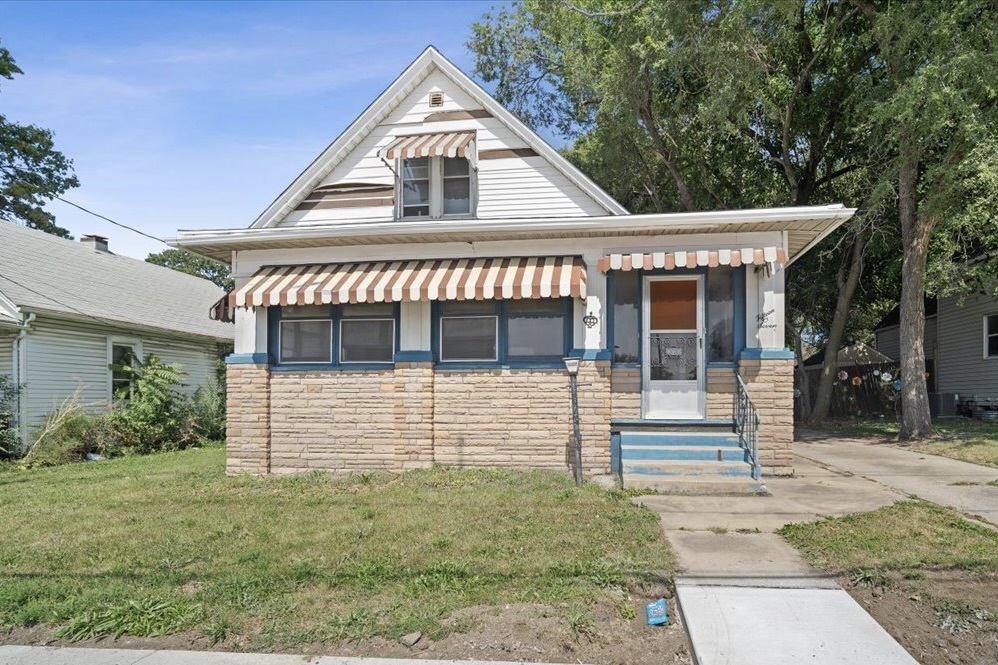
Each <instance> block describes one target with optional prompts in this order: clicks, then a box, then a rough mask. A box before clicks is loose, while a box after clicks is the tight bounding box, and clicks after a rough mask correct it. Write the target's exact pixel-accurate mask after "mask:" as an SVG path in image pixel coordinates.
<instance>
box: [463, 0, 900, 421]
mask: <svg viewBox="0 0 998 665" xmlns="http://www.w3.org/2000/svg"><path fill="white" fill-rule="evenodd" d="M869 32H870V24H869V19H868V18H867V17H866V15H865V14H864V13H863V12H862V11H861V10H860V9H859V8H857V7H854V6H852V5H848V4H844V3H840V2H834V1H831V0H825V1H817V2H806V3H772V2H765V1H763V0H746V1H742V2H736V1H734V0H728V1H717V0H699V1H697V0H660V1H657V2H641V1H635V0H601V1H598V0H589V1H586V2H578V3H575V4H574V5H568V4H565V3H560V2H555V1H552V0H523V1H522V2H520V3H517V4H516V5H514V6H513V8H512V9H509V10H503V11H499V12H497V13H495V14H492V15H487V16H486V17H485V20H484V21H483V22H481V23H479V24H476V25H475V26H474V37H473V39H472V41H471V47H472V49H473V50H474V51H475V53H476V55H477V61H476V64H477V72H478V73H479V75H481V76H482V77H483V78H484V79H485V80H486V81H494V82H495V84H496V94H497V96H498V98H499V100H500V101H502V102H503V103H505V104H507V105H508V106H509V107H510V108H512V109H513V110H514V111H515V112H517V113H518V114H519V115H520V116H521V117H523V118H524V119H525V120H526V121H527V122H529V123H531V124H533V125H535V126H538V125H548V126H554V127H556V128H558V129H560V130H561V131H562V132H563V133H564V134H566V135H567V136H568V137H570V138H576V141H575V145H574V147H573V149H572V150H571V151H570V153H569V157H570V158H571V159H573V160H575V161H576V162H577V163H579V164H580V165H581V166H582V167H583V168H584V169H585V170H586V171H588V172H589V173H590V174H592V175H593V176H594V177H595V178H596V180H597V181H598V182H600V183H601V184H603V185H604V186H605V187H606V188H607V189H608V190H609V191H610V192H611V193H612V194H614V195H615V196H616V197H617V198H618V199H619V200H621V202H622V203H624V205H626V206H628V207H629V208H630V209H631V210H632V211H634V212H651V211H668V210H705V209H724V208H739V207H761V206H772V205H809V204H820V203H828V202H845V203H847V204H852V205H856V206H862V207H863V211H862V212H861V214H860V215H858V216H857V218H856V219H855V220H854V221H853V222H852V223H851V224H850V225H849V227H848V228H847V230H846V232H845V233H844V234H840V236H841V237H840V242H839V243H838V244H837V245H835V246H834V252H835V253H836V256H835V257H832V258H831V259H829V260H826V261H825V262H824V263H822V264H819V265H821V266H823V267H824V268H825V269H826V271H827V272H828V274H829V278H828V279H823V280H817V281H818V282H819V283H821V284H822V285H831V286H832V288H833V289H834V291H829V293H831V294H832V300H833V301H834V302H833V303H832V306H831V307H827V306H826V302H827V300H828V298H827V297H826V298H823V299H822V300H821V301H818V300H813V299H812V300H801V301H799V302H800V304H801V305H802V306H804V305H806V306H807V307H808V311H807V312H806V313H805V316H802V317H800V321H801V322H802V323H803V322H807V326H806V327H809V328H811V329H815V328H822V329H823V330H824V331H826V332H827V335H826V336H825V340H826V342H827V344H828V345H829V346H831V347H833V348H838V347H839V345H840V344H841V343H842V341H843V338H844V335H845V331H846V321H847V315H848V312H849V311H850V309H852V301H853V298H854V295H855V293H856V290H857V288H858V285H859V283H860V279H861V276H862V272H863V267H864V261H863V259H864V256H865V249H866V246H867V243H868V242H869V239H870V230H871V227H872V222H873V221H875V220H877V219H879V218H880V217H881V216H882V214H883V207H882V206H880V205H879V204H877V205H875V203H876V202H875V201H874V200H873V199H871V197H870V194H871V191H870V188H868V187H866V186H865V185H866V184H867V182H866V179H865V178H866V176H865V172H866V169H867V168H868V167H869V166H870V154H869V152H868V151H867V150H866V144H867V142H868V135H867V129H866V127H864V126H863V125H862V123H860V122H857V119H858V118H859V109H861V108H863V105H864V103H865V100H866V98H867V96H868V95H869V91H870V88H871V87H872V86H874V85H876V81H875V79H874V77H873V72H872V71H871V67H870V63H871V56H872V55H873V51H874V48H875V42H874V40H873V39H872V38H871V36H870V34H869ZM790 279H791V284H790V290H791V291H792V290H794V286H795V284H796V283H798V282H799V283H801V284H802V285H804V286H811V285H812V284H813V283H814V282H815V281H816V280H814V275H813V273H811V274H807V275H804V274H802V271H796V270H795V271H791V273H790ZM826 290H827V289H826ZM800 332H801V330H800V329H798V333H800ZM836 359H837V358H836V354H835V353H828V354H826V363H825V366H824V368H823V373H822V382H821V384H820V388H819V391H818V398H817V400H816V405H815V409H814V416H815V417H816V418H822V417H824V416H825V415H826V414H827V412H828V407H829V404H830V398H831V386H832V380H833V377H834V373H835V363H836Z"/></svg>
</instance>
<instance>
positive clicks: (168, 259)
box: [146, 249, 235, 291]
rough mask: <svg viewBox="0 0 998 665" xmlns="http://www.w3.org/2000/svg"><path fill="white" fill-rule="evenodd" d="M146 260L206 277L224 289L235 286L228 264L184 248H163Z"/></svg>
mask: <svg viewBox="0 0 998 665" xmlns="http://www.w3.org/2000/svg"><path fill="white" fill-rule="evenodd" d="M146 261H148V262H149V263H155V264H156V265H158V266H163V267H165V268H170V269H171V270H176V271H178V272H183V273H187V274H188V275H194V276H195V277H200V278H201V279H206V280H208V281H209V282H214V283H215V284H217V285H218V286H220V287H222V288H223V289H225V290H226V291H231V290H232V287H233V286H235V281H234V280H233V279H232V271H231V270H230V269H229V266H227V265H225V264H224V263H221V262H220V261H213V260H212V259H208V258H205V257H203V256H198V255H197V254H193V253H191V252H188V251H187V250H186V249H165V250H163V251H162V252H159V253H158V254H150V255H149V256H147V257H146Z"/></svg>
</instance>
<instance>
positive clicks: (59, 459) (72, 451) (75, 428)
mask: <svg viewBox="0 0 998 665" xmlns="http://www.w3.org/2000/svg"><path fill="white" fill-rule="evenodd" d="M93 421H94V417H93V416H91V415H90V414H88V413H87V412H86V411H85V410H84V408H83V406H82V405H81V404H80V393H79V391H77V392H75V393H73V394H72V395H70V396H69V397H67V398H66V400H65V401H64V402H63V403H62V404H61V405H60V406H59V407H58V408H56V409H54V410H52V411H50V412H49V413H48V415H46V416H45V420H44V421H42V424H41V425H39V426H38V428H37V429H36V430H35V432H34V435H33V436H32V441H31V445H30V446H28V451H27V453H26V454H25V455H24V463H25V464H28V465H30V466H55V465H57V464H67V463H69V462H79V461H81V460H82V459H83V456H84V455H86V454H87V453H88V452H91V451H90V444H89V442H88V436H89V431H90V429H91V427H92V425H93Z"/></svg>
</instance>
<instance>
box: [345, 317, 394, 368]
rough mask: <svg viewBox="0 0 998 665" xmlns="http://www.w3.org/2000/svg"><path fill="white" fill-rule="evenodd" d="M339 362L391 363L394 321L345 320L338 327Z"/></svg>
mask: <svg viewBox="0 0 998 665" xmlns="http://www.w3.org/2000/svg"><path fill="white" fill-rule="evenodd" d="M340 336H341V340H340V362H345V363H357V362H371V363H382V362H391V361H392V360H393V359H394V358H395V321H393V320H392V319H378V320H368V319H346V320H344V321H343V323H342V324H341V326H340Z"/></svg>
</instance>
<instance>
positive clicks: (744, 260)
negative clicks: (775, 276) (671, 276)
mask: <svg viewBox="0 0 998 665" xmlns="http://www.w3.org/2000/svg"><path fill="white" fill-rule="evenodd" d="M786 262H787V253H786V252H785V251H783V248H782V247H742V248H739V249H711V250H706V249H701V250H696V251H675V252H651V253H647V254H640V253H638V254H608V255H606V256H603V257H601V258H600V260H599V261H598V262H597V263H596V267H597V268H598V269H599V271H600V272H608V271H610V270H655V269H659V270H674V269H676V268H696V267H698V266H699V267H704V266H707V267H710V268H716V267H717V266H731V267H732V268H737V267H738V266H740V265H767V264H775V265H785V264H786Z"/></svg>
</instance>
